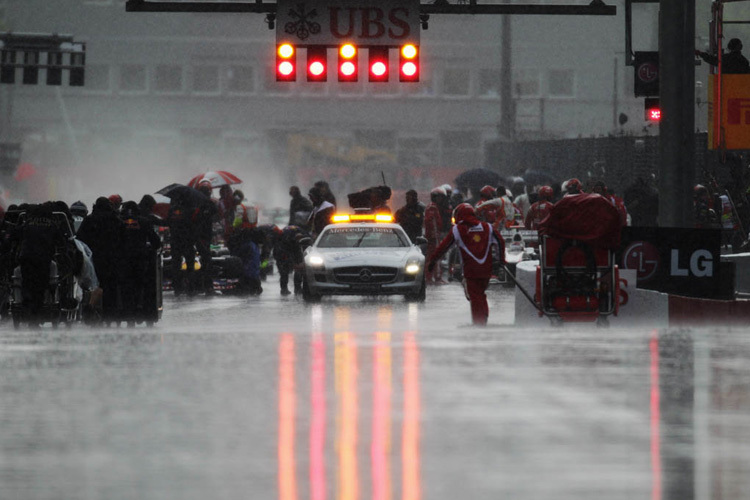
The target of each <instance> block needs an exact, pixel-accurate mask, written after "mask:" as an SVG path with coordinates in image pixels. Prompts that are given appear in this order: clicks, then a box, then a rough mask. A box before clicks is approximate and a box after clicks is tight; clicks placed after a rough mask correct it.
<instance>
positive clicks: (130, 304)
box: [119, 201, 161, 326]
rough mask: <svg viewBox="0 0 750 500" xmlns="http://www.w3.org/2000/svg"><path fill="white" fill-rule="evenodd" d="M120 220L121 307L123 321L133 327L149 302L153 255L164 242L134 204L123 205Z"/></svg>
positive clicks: (128, 202) (132, 202)
mask: <svg viewBox="0 0 750 500" xmlns="http://www.w3.org/2000/svg"><path fill="white" fill-rule="evenodd" d="M121 217H122V220H123V224H124V228H123V237H122V247H121V250H122V259H121V265H120V266H119V271H120V289H121V290H122V305H123V313H124V319H125V320H126V321H127V322H128V326H133V325H134V324H135V322H136V320H138V319H139V318H140V317H141V316H142V314H141V313H142V312H143V309H144V306H145V304H146V302H147V299H148V298H149V297H150V294H149V293H148V292H149V291H150V290H147V286H146V285H147V283H150V280H149V279H148V272H149V271H150V270H151V267H150V266H149V264H150V263H151V258H152V254H153V252H155V251H156V250H157V249H158V248H159V247H160V246H161V241H160V240H159V237H158V236H157V234H156V232H155V231H154V228H153V225H152V223H151V221H150V220H149V219H148V218H146V217H143V216H141V213H140V209H139V207H138V205H137V204H136V203H135V202H134V201H126V202H125V203H123V204H122V210H121Z"/></svg>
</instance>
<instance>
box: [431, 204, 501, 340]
mask: <svg viewBox="0 0 750 500" xmlns="http://www.w3.org/2000/svg"><path fill="white" fill-rule="evenodd" d="M454 217H455V219H456V224H455V225H454V226H453V228H452V229H451V232H450V233H448V236H446V237H445V238H444V239H443V241H441V242H440V246H438V248H437V249H436V250H435V252H434V253H433V254H432V255H431V256H430V260H429V263H428V264H427V270H428V271H431V270H432V269H434V268H435V263H436V262H438V261H439V260H440V257H442V255H443V254H444V253H445V252H447V251H448V249H449V248H450V247H451V245H453V244H454V243H456V244H457V245H458V248H459V249H460V250H461V257H463V258H462V261H463V276H464V290H465V292H466V297H467V298H468V299H469V302H470V303H471V319H472V322H473V323H474V324H475V325H486V324H487V317H488V316H489V312H490V311H489V306H488V305H487V295H486V294H485V290H487V285H489V283H490V277H491V276H492V254H493V253H492V245H497V246H498V252H497V253H496V255H500V256H501V257H500V259H501V262H500V263H501V264H505V262H504V261H503V257H502V256H504V255H505V242H504V241H503V237H502V236H500V235H499V234H498V232H497V231H496V230H495V229H493V228H492V226H490V225H489V224H488V223H486V222H481V221H480V220H479V219H478V218H477V216H476V213H475V212H474V207H472V206H471V205H469V204H468V203H462V204H460V205H459V206H457V207H456V210H455V211H454Z"/></svg>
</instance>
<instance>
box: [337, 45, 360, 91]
mask: <svg viewBox="0 0 750 500" xmlns="http://www.w3.org/2000/svg"><path fill="white" fill-rule="evenodd" d="M358 59H359V51H358V50H357V47H355V46H354V45H352V44H351V43H347V44H344V45H342V46H341V47H339V81H340V82H356V81H357V79H358V76H359V68H358V64H357V63H358Z"/></svg>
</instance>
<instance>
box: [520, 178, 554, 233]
mask: <svg viewBox="0 0 750 500" xmlns="http://www.w3.org/2000/svg"><path fill="white" fill-rule="evenodd" d="M554 195H555V192H554V191H553V190H552V188H551V187H549V186H542V187H540V188H539V201H537V202H536V203H534V204H532V205H531V208H529V211H528V213H527V214H526V220H525V221H524V226H526V229H537V228H538V227H539V223H540V222H541V221H542V220H543V219H544V218H545V217H547V216H548V215H549V213H550V211H551V210H552V207H553V206H554V205H555V204H554V203H552V197H553V196H554Z"/></svg>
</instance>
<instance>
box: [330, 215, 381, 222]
mask: <svg viewBox="0 0 750 500" xmlns="http://www.w3.org/2000/svg"><path fill="white" fill-rule="evenodd" d="M332 220H333V222H334V223H336V222H393V216H392V215H390V214H352V215H349V214H336V215H334V216H333V219H332Z"/></svg>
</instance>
